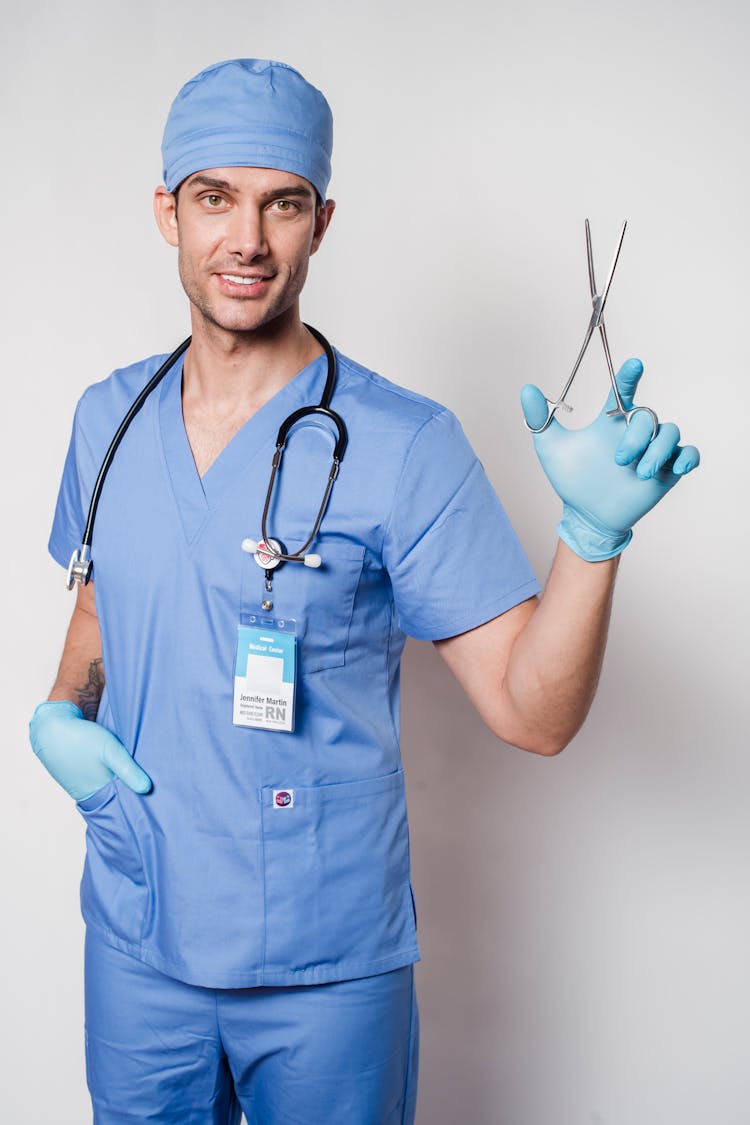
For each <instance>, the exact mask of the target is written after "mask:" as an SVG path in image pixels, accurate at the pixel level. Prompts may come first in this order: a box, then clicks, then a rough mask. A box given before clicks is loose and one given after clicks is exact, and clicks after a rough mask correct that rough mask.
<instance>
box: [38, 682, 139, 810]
mask: <svg viewBox="0 0 750 1125" xmlns="http://www.w3.org/2000/svg"><path fill="white" fill-rule="evenodd" d="M29 736H30V738H31V745H32V747H33V750H34V753H35V754H36V756H37V758H38V759H39V761H40V762H41V763H42V765H43V766H45V767H46V769H48V770H49V772H50V773H51V774H52V776H53V777H54V779H55V781H57V782H59V783H60V785H62V787H63V789H65V790H66V791H67V792H68V793H69V794H70V796H71V797H73V798H74V799H75V800H76V801H85V800H86V798H87V797H91V796H93V794H94V793H96V791H97V789H101V788H102V786H104V785H106V784H107V782H108V781H111V780H112V778H113V777H118V778H119V779H120V781H122V782H124V783H125V785H127V786H128V787H129V788H130V789H132V790H133V791H134V792H135V793H147V792H148V791H149V789H150V788H151V778H150V777H149V776H148V774H146V773H144V772H143V770H142V769H141V767H140V766H139V765H138V764H137V763H136V762H135V761H134V760H133V758H132V757H131V755H130V754H129V753H128V752H127V750H126V749H125V747H124V746H123V744H122V743H121V742H120V741H119V739H117V738H115V736H114V735H113V734H111V733H110V732H109V731H108V730H106V729H105V728H104V727H102V726H99V724H98V723H92V722H89V720H88V719H84V717H83V712H82V711H81V710H80V708H78V707H76V705H75V703H70V702H68V700H60V701H58V702H55V703H40V704H39V706H38V707H37V709H36V711H35V712H34V714H33V716H32V719H31V722H30V723H29Z"/></svg>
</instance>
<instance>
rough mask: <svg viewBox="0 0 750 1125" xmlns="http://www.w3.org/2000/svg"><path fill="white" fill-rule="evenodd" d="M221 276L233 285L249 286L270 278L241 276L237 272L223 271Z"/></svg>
mask: <svg viewBox="0 0 750 1125" xmlns="http://www.w3.org/2000/svg"><path fill="white" fill-rule="evenodd" d="M219 277H223V278H224V280H225V281H229V282H231V283H232V285H247V286H248V287H250V286H252V285H258V283H259V282H261V281H267V280H268V279H267V278H266V277H241V276H240V275H239V274H237V273H222V274H219Z"/></svg>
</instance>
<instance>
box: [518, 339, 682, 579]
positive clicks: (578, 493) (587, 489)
mask: <svg viewBox="0 0 750 1125" xmlns="http://www.w3.org/2000/svg"><path fill="white" fill-rule="evenodd" d="M642 373H643V364H642V363H641V361H640V360H639V359H629V360H627V361H626V362H625V363H624V364H623V365H622V367H621V368H620V370H619V371H618V373H617V386H618V389H619V391H620V395H621V397H622V400H623V404H624V405H625V407H626V408H628V409H629V408H630V407H631V406H632V405H633V396H634V394H635V389H636V386H637V385H638V380H639V379H640V377H641V375H642ZM521 405H522V406H523V412H524V415H525V417H526V421H527V422H528V424H529V425H530V426H532V427H539V426H542V425H543V424H544V420H545V418H546V417H547V409H548V408H547V402H546V399H545V397H544V395H543V394H542V392H541V391H540V390H539V388H538V387H534V386H531V385H530V384H527V385H526V386H525V387H524V388H523V390H522V391H521ZM614 406H615V401H614V394H613V393H612V392H611V391H610V394H609V398H608V399H607V402H606V404H605V406H604V409H603V410H602V412H601V414H600V415H599V417H598V418H596V419H595V421H593V422H592V423H591V425H590V426H586V428H585V429H582V430H567V429H566V428H565V427H564V426H561V425H560V423H559V422H558V421H557V419H556V418H554V419H553V420H552V422H551V423H550V425H549V426H548V427H547V429H546V430H544V431H543V432H542V433H540V434H534V447H535V449H536V452H537V456H538V457H539V460H540V462H541V465H542V468H543V469H544V471H545V473H546V474H547V477H548V478H549V481H550V483H551V485H552V487H553V488H554V490H555V492H556V493H557V495H558V496H559V497H560V499H561V500H562V502H563V518H562V520H561V521H560V523H559V524H558V527H557V531H558V534H559V536H560V538H561V539H562V540H563V541H564V542H565V543H567V544H568V546H569V547H570V548H571V550H573V551H575V553H576V554H577V555H580V556H581V558H583V559H586V560H588V561H589V562H600V561H601V560H602V559H610V558H612V557H613V556H614V555H617V554H619V553H620V551H622V550H624V548H625V547H627V545H628V543H629V542H630V540H631V538H632V535H633V533H632V531H631V528H632V526H633V524H634V523H636V521H637V520H639V519H640V518H641V516H645V514H646V512H648V511H650V510H651V508H653V507H654V505H655V504H658V502H659V501H660V500H661V498H662V497H663V496H665V495H666V494H667V492H669V490H670V489H671V488H674V486H675V485H676V484H677V481H678V480H679V479H680V477H682V476H684V475H685V473H689V472H690V470H691V469H694V468H695V467H696V466H697V465H698V463H699V461H700V454H699V453H698V450H697V449H696V448H695V446H693V445H686V446H684V447H683V446H680V444H679V441H680V431H679V430H678V428H677V426H675V425H674V423H673V422H665V423H663V424H661V425H660V426H659V429H658V432H657V434H656V436H655V437H654V438H653V440H652V438H651V433H652V424H651V418H650V416H649V415H648V414H646V413H645V412H644V413H642V414H636V415H635V416H634V417H633V419H632V421H631V423H630V425H629V426H628V425H626V423H625V419H624V418H623V417H622V416H621V415H620V416H618V417H614V418H608V417H607V411H608V410H611V409H613V408H614Z"/></svg>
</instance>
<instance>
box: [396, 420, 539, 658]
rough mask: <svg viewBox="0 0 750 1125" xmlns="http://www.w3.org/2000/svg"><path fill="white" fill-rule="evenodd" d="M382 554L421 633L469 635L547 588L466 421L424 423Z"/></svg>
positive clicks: (411, 624)
mask: <svg viewBox="0 0 750 1125" xmlns="http://www.w3.org/2000/svg"><path fill="white" fill-rule="evenodd" d="M383 557H384V562H385V566H386V569H387V570H388V573H389V576H390V579H391V585H392V587H393V595H394V601H395V605H396V611H397V613H398V618H399V625H400V627H401V629H402V630H403V632H404V633H407V634H408V635H410V636H412V637H416V638H418V639H420V640H440V639H442V638H445V637H452V636H456V635H457V634H459V633H465V632H466V631H467V630H469V629H473V628H475V627H476V626H477V625H482V624H484V622H486V621H490V620H491V619H492V618H494V617H497V616H499V615H500V614H501V613H504V612H505V611H506V610H508V609H511V608H512V607H513V606H514V605H518V603H519V602H522V601H525V600H526V599H527V598H530V597H533V596H534V595H535V594H537V593H539V590H540V586H539V583H538V582H537V581H536V578H535V577H534V573H533V571H532V569H531V566H530V564H529V562H528V559H527V558H526V555H525V554H524V551H523V548H522V547H521V545H520V543H519V541H518V538H517V537H516V534H515V532H514V531H513V528H512V527H511V524H510V521H509V520H508V517H507V516H506V514H505V511H504V510H503V507H502V505H501V503H500V501H499V500H498V498H497V495H496V494H495V491H494V489H493V488H492V485H491V484H490V482H489V481H488V479H487V476H486V475H485V472H484V469H483V468H482V466H481V464H480V463H479V461H478V460H477V457H476V455H475V453H474V451H473V450H472V448H471V446H470V445H469V443H468V441H467V440H466V437H465V435H464V433H463V430H462V429H461V427H460V425H459V423H458V421H457V419H456V418H455V416H454V415H453V414H451V413H450V411H447V410H443V411H441V412H440V413H437V414H434V415H432V416H431V418H430V419H429V421H427V422H425V423H424V424H423V426H422V428H421V429H420V430H419V431H418V433H417V435H416V436H415V437H414V439H413V440H412V444H411V446H410V448H409V451H408V453H407V456H406V459H405V462H404V467H403V471H402V474H401V479H400V482H399V485H398V489H397V493H396V497H395V501H394V506H393V509H392V512H391V516H390V519H389V521H388V525H387V529H386V534H385V541H384V546H383Z"/></svg>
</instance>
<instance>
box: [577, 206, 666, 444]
mask: <svg viewBox="0 0 750 1125" xmlns="http://www.w3.org/2000/svg"><path fill="white" fill-rule="evenodd" d="M627 225H628V224H627V222H624V223H623V224H622V230H621V231H620V240H619V242H618V244H617V250H616V252H615V257H614V261H613V262H612V265H611V267H610V270H609V277H608V278H607V284H606V285H605V287H604V296H605V298H606V295H607V291H608V290H609V286H610V284H611V282H612V274H613V273H614V270H615V266H616V265H617V259H618V258H619V256H620V247H621V246H622V240H623V238H624V237H625V230H626V228H627ZM586 258H587V261H588V267H589V287H590V289H591V300H592V302H593V304H594V309H596V302H597V300H598V298H597V295H596V276H595V274H594V255H593V252H592V249H591V227H590V225H589V221H588V219H587V220H586ZM601 308H602V306H601V305H600V310H599V324H598V326H597V327H598V328H599V335H600V336H601V340H602V347H603V348H604V357H605V359H606V361H607V371H608V372H609V381H610V383H611V384H612V394H613V395H614V396H615V404H616V405H615V406H614V408H613V409H612V410H608V411H607V417H608V418H613V417H616V416H617V415H621V416H622V417H623V418H624V419H625V423H626V425H628V426H629V425H630V423H631V421H632V419H633V418H634V417H635V415H636V414H638V413H643V414H648V415H649V416H650V418H651V441H653V440H654V438H655V437H656V435H657V433H658V430H659V419H658V418H657V416H656V412H655V411H654V410H652V409H651V407H650V406H632V407H631V408H630V410H628V409H627V408H626V407H625V404H624V402H623V401H622V397H621V395H620V389H619V387H618V386H617V379H616V378H615V368H614V364H613V363H612V353H611V352H610V350H609V340H608V339H607V329H606V327H605V324H604V319H603V317H602V316H601Z"/></svg>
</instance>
